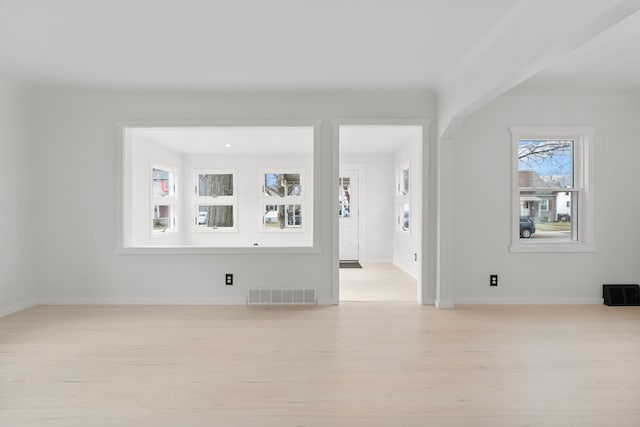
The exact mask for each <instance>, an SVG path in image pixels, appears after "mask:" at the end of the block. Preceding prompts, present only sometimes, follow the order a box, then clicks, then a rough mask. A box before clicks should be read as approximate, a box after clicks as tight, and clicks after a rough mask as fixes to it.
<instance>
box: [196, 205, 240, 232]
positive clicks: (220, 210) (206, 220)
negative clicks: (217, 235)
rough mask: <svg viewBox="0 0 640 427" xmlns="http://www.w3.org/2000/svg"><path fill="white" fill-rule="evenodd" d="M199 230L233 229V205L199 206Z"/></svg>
mask: <svg viewBox="0 0 640 427" xmlns="http://www.w3.org/2000/svg"><path fill="white" fill-rule="evenodd" d="M197 226H198V228H199V229H207V228H209V229H215V228H233V206H232V205H215V206H214V205H198V218H197Z"/></svg>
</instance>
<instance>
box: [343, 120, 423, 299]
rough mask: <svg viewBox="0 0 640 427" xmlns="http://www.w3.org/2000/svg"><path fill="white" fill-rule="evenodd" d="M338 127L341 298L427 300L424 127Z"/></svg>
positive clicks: (377, 125) (350, 125)
mask: <svg viewBox="0 0 640 427" xmlns="http://www.w3.org/2000/svg"><path fill="white" fill-rule="evenodd" d="M336 130H337V137H338V144H339V165H340V166H339V170H338V194H337V196H338V242H339V244H338V254H337V255H338V259H339V261H340V263H339V264H340V266H341V268H339V272H338V278H337V289H336V292H337V293H338V296H339V300H340V301H413V302H416V301H418V302H422V292H421V284H422V279H421V278H422V256H421V255H422V223H423V218H422V215H423V210H422V176H423V168H422V165H423V161H422V155H423V151H422V149H423V131H424V130H423V124H418V125H416V124H405V123H402V124H378V123H375V124H340V125H339V126H337V129H336ZM345 261H347V262H349V265H348V266H349V267H354V266H355V267H356V268H343V267H346V266H347V264H346V263H345ZM355 261H357V262H358V263H355Z"/></svg>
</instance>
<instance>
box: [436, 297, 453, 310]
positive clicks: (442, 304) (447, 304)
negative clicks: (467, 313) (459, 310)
mask: <svg viewBox="0 0 640 427" xmlns="http://www.w3.org/2000/svg"><path fill="white" fill-rule="evenodd" d="M433 305H435V306H436V308H439V309H441V310H451V309H453V308H455V307H456V304H455V302H454V301H445V300H439V299H436V300H434V301H433Z"/></svg>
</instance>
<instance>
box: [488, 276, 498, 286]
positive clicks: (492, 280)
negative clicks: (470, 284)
mask: <svg viewBox="0 0 640 427" xmlns="http://www.w3.org/2000/svg"><path fill="white" fill-rule="evenodd" d="M489 286H498V275H497V274H491V275H489Z"/></svg>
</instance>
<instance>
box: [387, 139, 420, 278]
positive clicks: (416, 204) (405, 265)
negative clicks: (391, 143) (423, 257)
mask: <svg viewBox="0 0 640 427" xmlns="http://www.w3.org/2000/svg"><path fill="white" fill-rule="evenodd" d="M417 137H418V138H421V135H417ZM421 143H422V141H421V140H420V139H417V140H415V141H408V142H406V143H404V144H403V145H402V146H401V147H400V148H398V149H397V150H396V151H395V153H394V156H393V165H394V166H393V169H394V171H393V173H394V180H393V182H394V186H395V182H396V180H397V178H396V175H397V174H398V172H399V170H400V168H401V167H405V166H409V180H410V183H409V200H408V201H409V230H408V231H402V230H400V229H399V228H398V226H397V219H396V218H397V212H396V210H397V209H398V206H397V205H396V201H397V198H396V196H395V194H396V189H395V188H394V191H393V194H394V203H393V204H394V227H393V263H394V264H395V265H397V266H398V267H400V268H401V269H403V270H404V271H406V272H407V273H409V274H410V275H411V276H413V277H414V278H415V277H417V275H418V262H417V258H416V257H417V254H419V253H420V252H421V250H420V236H421V234H422V225H421V221H419V220H418V219H420V218H422V203H421V201H422V198H421V196H420V193H421V191H422V190H423V189H424V188H425V187H426V184H423V183H421V181H422V164H421V162H420V161H419V160H418V159H420V153H421V151H420V145H421Z"/></svg>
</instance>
